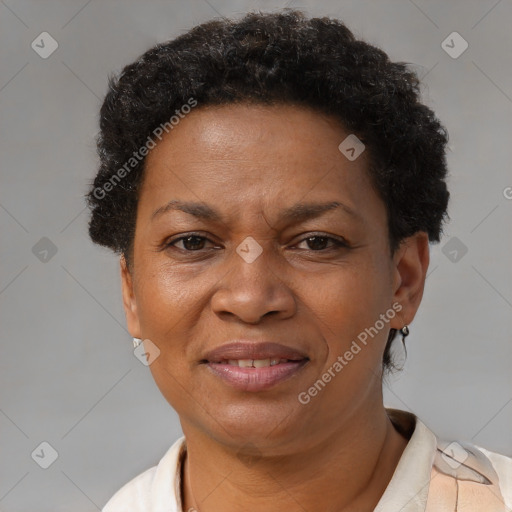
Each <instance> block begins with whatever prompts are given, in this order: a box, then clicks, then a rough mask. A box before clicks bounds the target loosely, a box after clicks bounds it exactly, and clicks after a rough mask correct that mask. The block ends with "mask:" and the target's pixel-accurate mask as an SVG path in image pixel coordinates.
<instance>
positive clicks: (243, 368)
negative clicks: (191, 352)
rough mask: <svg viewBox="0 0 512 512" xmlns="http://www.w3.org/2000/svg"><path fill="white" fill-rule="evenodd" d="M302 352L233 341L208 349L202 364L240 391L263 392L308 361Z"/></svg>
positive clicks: (271, 345) (286, 377)
mask: <svg viewBox="0 0 512 512" xmlns="http://www.w3.org/2000/svg"><path fill="white" fill-rule="evenodd" d="M308 361H309V357H307V356H306V355H305V354H304V353H302V352H300V351H298V350H296V349H293V348H290V347H285V346H284V345H280V344H276V343H269V342H267V343H259V344H251V343H247V342H235V343H230V344H227V345H223V346H222V347H219V348H217V349H215V350H213V351H211V352H209V353H208V354H207V355H206V357H205V359H203V360H201V363H202V364H204V365H206V367H207V368H208V370H210V371H211V372H212V374H213V375H215V376H217V377H219V378H220V379H221V380H222V381H223V382H224V383H226V384H228V385H229V386H231V387H233V388H235V389H238V390H241V391H251V392H258V391H265V390H268V389H270V388H272V387H274V386H277V385H278V384H280V383H281V382H283V381H285V380H288V379H289V378H291V377H293V376H295V375H296V374H297V373H298V372H300V371H301V370H302V368H303V367H304V366H305V365H306V364H307V363H308Z"/></svg>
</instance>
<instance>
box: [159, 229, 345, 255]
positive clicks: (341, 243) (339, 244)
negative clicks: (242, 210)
mask: <svg viewBox="0 0 512 512" xmlns="http://www.w3.org/2000/svg"><path fill="white" fill-rule="evenodd" d="M192 237H193V238H199V239H203V240H206V241H209V242H211V243H215V242H213V241H212V240H210V239H209V238H208V237H205V236H203V235H201V234H199V233H187V234H186V235H183V236H181V237H179V238H176V239H174V240H169V241H167V242H165V243H164V244H163V247H162V250H165V249H168V248H174V249H177V250H179V251H182V252H187V253H194V252H196V253H200V252H201V251H203V250H204V249H198V250H196V251H193V250H187V249H182V248H179V247H176V246H175V244H176V243H177V242H180V241H182V240H185V239H187V238H192ZM311 238H320V239H327V240H328V241H330V242H332V243H333V245H332V246H331V247H328V248H326V249H320V250H314V249H299V250H309V251H311V252H316V253H321V252H327V251H329V250H335V249H341V248H345V249H349V248H350V244H349V243H348V242H347V241H346V240H345V239H343V238H336V237H333V236H331V235H327V234H325V233H311V234H309V235H308V236H307V237H305V238H303V239H301V240H300V241H299V242H298V243H299V244H300V243H303V242H306V241H307V240H309V239H311Z"/></svg>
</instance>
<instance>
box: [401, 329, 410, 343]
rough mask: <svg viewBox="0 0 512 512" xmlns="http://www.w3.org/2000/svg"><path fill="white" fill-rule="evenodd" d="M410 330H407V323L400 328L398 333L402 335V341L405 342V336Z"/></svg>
mask: <svg viewBox="0 0 512 512" xmlns="http://www.w3.org/2000/svg"><path fill="white" fill-rule="evenodd" d="M410 332H411V331H410V330H409V326H408V325H404V326H403V327H402V328H401V329H400V334H401V335H402V343H405V338H407V336H409V334H410Z"/></svg>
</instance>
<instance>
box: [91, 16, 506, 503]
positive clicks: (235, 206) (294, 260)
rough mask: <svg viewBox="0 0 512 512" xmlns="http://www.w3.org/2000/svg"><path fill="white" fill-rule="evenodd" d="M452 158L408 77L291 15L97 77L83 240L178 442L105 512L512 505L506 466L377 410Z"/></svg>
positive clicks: (223, 26) (333, 28)
mask: <svg viewBox="0 0 512 512" xmlns="http://www.w3.org/2000/svg"><path fill="white" fill-rule="evenodd" d="M446 142H447V137H446V133H445V131H444V129H443V128H442V126H441V125H440V123H439V121H438V120H437V119H436V117H435V115H434V113H433V112H432V111H431V110H430V109H428V108H427V107H426V106H424V105H422V104H421V103H420V102H419V84H418V80H417V77H416V76H415V74H414V73H412V72H411V71H410V70H408V69H407V67H406V66H405V65H403V64H400V63H393V62H390V60H389V59H388V57H387V55H386V54H385V53H384V52H382V51H381V50H379V49H377V48H375V47H373V46H371V45H368V44H366V43H364V42H362V41H358V40H356V39H355V38H354V36H353V35H352V34H351V32H350V31H349V30H348V29H347V28H346V27H345V26H344V25H343V24H342V23H341V22H339V21H337V20H331V19H327V18H322V19H307V18H306V17H305V16H304V15H303V14H302V13H300V12H298V11H292V10H287V11H283V12H281V13H277V14H261V13H260V14H249V15H247V16H245V17H244V18H243V19H242V20H239V21H230V20H222V21H211V22H208V23H205V24H203V25H200V26H197V27H195V28H194V29H192V30H191V31H189V32H188V33H186V34H184V35H182V36H181V37H179V38H177V39H175V40H173V41H170V42H167V43H164V44H160V45H158V46H156V47H154V48H152V49H150V50H149V51H148V52H146V53H145V54H144V55H143V56H142V57H140V58H139V59H138V60H137V61H136V62H134V63H133V64H131V65H129V66H127V67H126V68H125V69H124V70H123V72H122V73H121V75H120V76H119V77H118V78H117V79H116V80H113V81H112V82H111V84H110V90H109V92H108V94H107V97H106V99H105V101H104V104H103V106H102V109H101V133H100V137H99V141H98V147H99V155H100V159H101V165H100V169H99V172H98V174H97V176H96V179H95V180H94V184H93V185H92V186H91V190H90V192H89V194H88V201H89V205H90V207H91V210H92V216H91V221H90V235H91V238H92V240H93V241H94V242H96V243H98V244H101V245H104V246H107V247H110V248H111V249H113V250H114V251H116V252H117V253H118V254H120V264H121V276H122V293H123V302H124V307H125V311H126V318H127V323H128V328H129V331H130V333H131V334H132V335H133V337H134V343H135V345H136V347H137V348H136V351H139V354H140V356H141V357H142V356H144V358H145V361H146V363H147V364H148V365H149V367H150V370H151V372H152V375H153V377H154V379H155V381H156V383H157V385H158V387H159V389H160V390H161V392H162V394H163V395H164V396H165V398H166V399H167V400H168V402H169V404H170V405H171V406H172V407H173V408H174V409H175V410H176V411H177V413H178V415H179V418H180V422H181V426H182V429H183V433H184V436H183V437H181V438H180V439H178V440H177V441H176V442H175V443H174V444H173V445H172V447H171V448H170V449H169V451H168V452H167V453H166V454H165V455H164V457H163V458H162V459H161V461H160V463H159V464H158V465H157V466H155V467H153V468H150V469H148V470H147V471H146V472H144V473H142V474H141V475H139V476H137V477H136V478H134V479H133V480H132V481H131V482H129V483H128V484H126V485H125V486H124V487H123V488H122V489H121V490H120V491H119V492H117V493H116V494H115V495H114V497H113V498H112V499H111V500H110V501H109V503H108V504H107V505H106V506H105V508H104V509H103V510H104V511H105V512H121V511H123V512H124V511H128V510H129V511H151V512H157V511H159V512H160V511H181V510H183V511H186V510H188V511H190V510H197V511H201V512H214V511H215V512H220V511H222V512H231V511H239V510H244V511H252V510H254V511H261V510H266V511H273V510H276V511H277V510H279V511H282V510H286V511H304V510H307V511H337V512H339V511H356V510H357V511H370V510H378V511H381V512H384V511H386V512H388V511H389V512H391V511H392V512H397V511H404V512H405V511H420V510H421V511H424V510H427V511H429V512H432V511H445V510H446V511H453V510H460V511H468V512H469V511H483V510H485V511H505V510H509V509H510V507H512V486H511V480H512V460H511V459H509V458H507V457H505V456H503V455H499V454H496V453H492V452H489V451H487V450H485V449H480V448H476V447H474V446H469V445H464V444H463V443H443V442H442V441H439V440H438V439H437V438H436V436H435V435H434V434H433V433H432V432H431V431H430V430H429V429H428V428H427V427H426V426H425V425H424V424H423V423H422V422H421V421H420V420H419V419H418V418H416V417H415V416H414V415H412V414H410V413H407V412H404V411H398V410H390V409H385V408H384V405H383V401H382V377H383V373H384V372H385V371H388V370H390V369H392V368H393V361H392V358H391V355H390V351H391V344H392V342H393V339H394V338H395V337H396V336H397V334H399V336H401V338H402V342H403V341H404V340H405V337H406V336H407V335H408V334H409V327H408V326H409V324H410V323H411V322H412V320H413V318H414V316H415V314H416V311H417V309H418V307H419V304H420V302H421V298H422V294H423V288H424V284H425V276H426V272H427V268H428V264H429V241H430V242H435V241H439V238H440V234H441V229H442V224H443V221H444V219H445V217H446V208H447V203H448V192H447V189H446V184H445V176H446V162H445V146H446ZM142 340H144V341H143V342H142ZM141 342H142V344H141ZM507 507H508V508H507Z"/></svg>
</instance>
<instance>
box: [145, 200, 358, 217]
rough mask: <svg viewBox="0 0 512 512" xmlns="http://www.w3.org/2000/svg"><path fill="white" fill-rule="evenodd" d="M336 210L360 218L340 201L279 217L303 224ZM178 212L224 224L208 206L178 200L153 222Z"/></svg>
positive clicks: (303, 205)
mask: <svg viewBox="0 0 512 512" xmlns="http://www.w3.org/2000/svg"><path fill="white" fill-rule="evenodd" d="M335 209H341V210H342V211H344V212H345V213H347V214H348V215H350V216H353V217H355V218H359V215H358V214H357V213H356V212H355V211H354V210H352V208H350V207H348V206H347V205H346V204H343V203H340V202H339V201H330V202H328V203H297V204H295V205H293V206H290V207H289V208H286V209H284V210H282V211H281V213H280V215H279V217H280V219H282V220H284V221H295V222H303V221H305V220H307V219H313V218H316V217H320V216H321V215H323V214H324V213H326V212H328V211H331V210H335ZM176 210H178V211H182V212H184V213H188V214H189V215H193V216H194V217H197V218H198V219H202V220H209V221H215V222H223V219H222V215H221V214H219V213H218V212H217V211H215V210H214V209H213V208H211V207H210V206H208V205H207V204H204V203H196V202H189V201H179V200H177V199H172V200H171V201H169V202H168V203H166V204H165V205H163V206H161V207H160V208H157V209H156V210H155V211H154V212H153V214H152V215H151V220H154V219H155V218H156V217H159V216H161V215H163V214H165V213H168V212H170V211H176Z"/></svg>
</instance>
